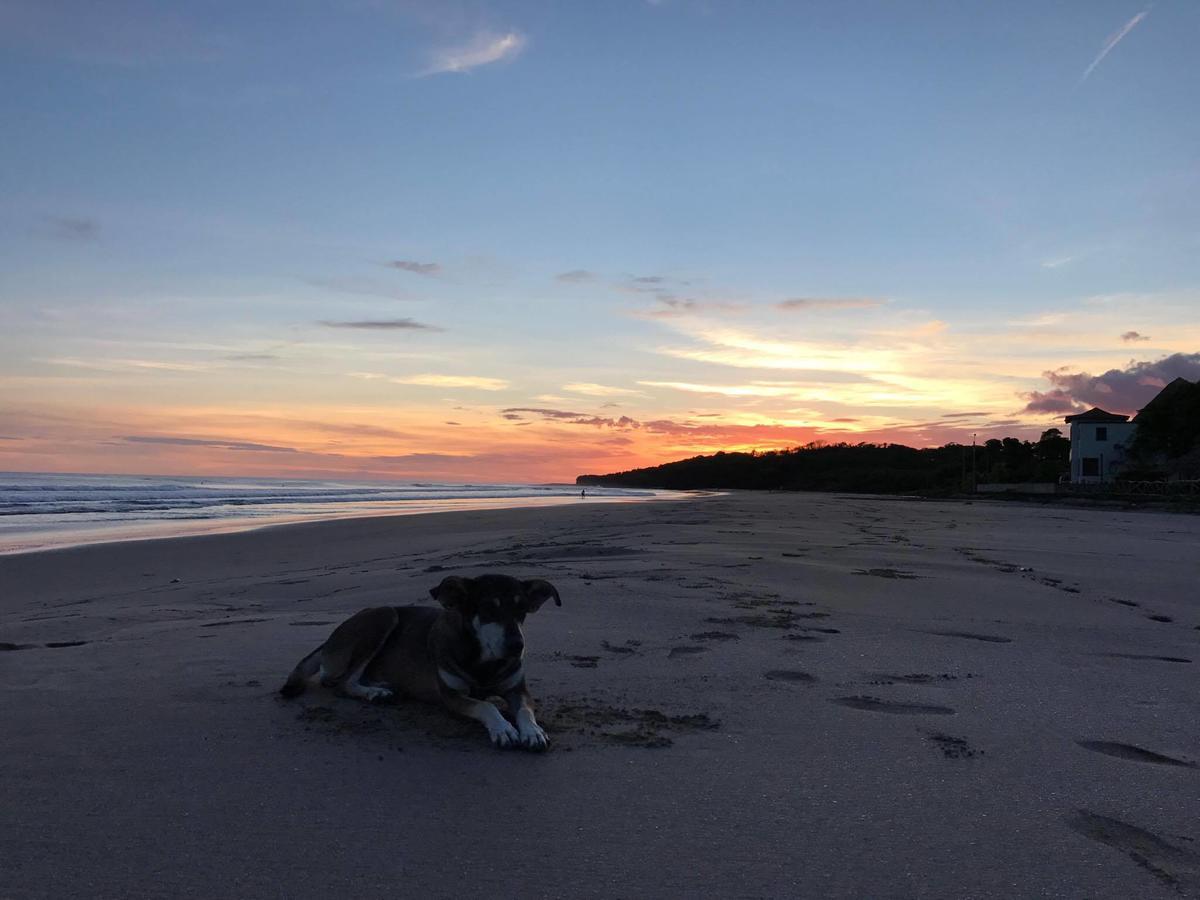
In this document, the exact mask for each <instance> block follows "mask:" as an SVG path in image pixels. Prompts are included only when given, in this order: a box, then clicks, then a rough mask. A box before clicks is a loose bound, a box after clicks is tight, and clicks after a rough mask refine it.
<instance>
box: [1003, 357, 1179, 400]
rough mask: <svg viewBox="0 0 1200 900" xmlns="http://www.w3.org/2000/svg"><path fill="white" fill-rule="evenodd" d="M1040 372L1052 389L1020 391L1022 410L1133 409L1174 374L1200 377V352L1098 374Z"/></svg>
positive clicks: (1159, 388) (1061, 371)
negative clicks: (1097, 407)
mask: <svg viewBox="0 0 1200 900" xmlns="http://www.w3.org/2000/svg"><path fill="white" fill-rule="evenodd" d="M1042 374H1043V377H1045V379H1046V380H1047V381H1049V382H1050V384H1051V389H1050V390H1048V391H1032V392H1030V393H1028V394H1024V395H1022V396H1024V397H1025V399H1026V401H1027V404H1026V406H1025V410H1024V411H1025V412H1038V413H1058V412H1063V413H1069V412H1077V411H1079V410H1081V409H1087V408H1089V407H1092V406H1099V407H1101V408H1102V409H1106V410H1108V411H1109V412H1114V413H1135V412H1137V411H1138V410H1139V409H1141V408H1142V407H1143V406H1145V405H1146V404H1147V403H1149V402H1150V400H1152V399H1153V398H1154V396H1155V395H1156V394H1157V393H1158V392H1159V391H1160V390H1162V388H1163V387H1165V386H1166V385H1167V384H1169V383H1170V382H1172V381H1174V380H1175V379H1176V378H1186V379H1187V380H1188V381H1197V380H1200V353H1173V354H1171V355H1170V356H1164V357H1163V358H1162V359H1159V360H1153V361H1147V362H1132V361H1131V362H1130V363H1129V365H1128V366H1126V367H1125V368H1124V369H1109V370H1108V371H1107V372H1105V373H1103V374H1101V375H1092V374H1090V373H1088V372H1068V371H1066V370H1065V369H1057V370H1055V371H1053V372H1044V373H1042Z"/></svg>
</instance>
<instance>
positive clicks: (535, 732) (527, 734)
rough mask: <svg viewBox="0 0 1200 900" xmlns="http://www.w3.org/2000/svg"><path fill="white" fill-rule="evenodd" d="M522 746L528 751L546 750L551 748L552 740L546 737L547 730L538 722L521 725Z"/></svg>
mask: <svg viewBox="0 0 1200 900" xmlns="http://www.w3.org/2000/svg"><path fill="white" fill-rule="evenodd" d="M520 735H521V746H522V747H524V748H525V749H526V750H545V749H546V748H547V747H549V746H550V738H549V737H547V736H546V732H545V730H544V729H543V728H542V726H541V725H538V724H537V723H536V722H534V723H532V724H529V723H526V722H522V723H521V730H520Z"/></svg>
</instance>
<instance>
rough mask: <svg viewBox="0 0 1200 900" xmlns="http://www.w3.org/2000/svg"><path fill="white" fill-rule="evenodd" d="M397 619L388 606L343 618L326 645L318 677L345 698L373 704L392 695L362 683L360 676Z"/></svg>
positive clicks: (377, 686)
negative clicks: (343, 620)
mask: <svg viewBox="0 0 1200 900" xmlns="http://www.w3.org/2000/svg"><path fill="white" fill-rule="evenodd" d="M398 621H399V617H398V616H397V615H396V611H395V610H394V609H392V608H391V607H390V606H381V607H376V608H375V609H364V610H363V611H362V612H360V613H357V614H355V615H354V616H352V617H351V618H349V619H347V620H346V621H345V622H343V623H342V624H341V625H340V626H338V628H337V630H335V631H334V633H333V634H332V635H331V636H330V638H329V640H328V641H327V642H326V644H325V646H326V650H325V654H324V656H323V657H322V659H321V678H322V680H323V681H325V682H326V683H327V684H332V685H333V686H334V687H335V688H336V689H337V690H338V691H340V692H341V693H343V694H346V695H347V696H349V697H357V698H358V699H360V700H369V701H371V702H377V701H380V700H387V699H389V698H390V697H391V696H392V692H391V690H389V689H388V688H386V687H381V686H379V685H373V684H365V683H364V682H363V680H362V677H363V673H364V672H365V671H366V670H367V666H369V665H370V664H371V660H373V659H374V658H375V654H376V653H378V652H379V651H380V649H381V648H382V647H383V645H384V643H385V642H386V641H387V639H388V638H389V637H391V634H392V632H393V631H394V630H395V629H396V624H397V622H398Z"/></svg>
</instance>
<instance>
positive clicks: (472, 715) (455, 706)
mask: <svg viewBox="0 0 1200 900" xmlns="http://www.w3.org/2000/svg"><path fill="white" fill-rule="evenodd" d="M452 677H453V676H452ZM438 685H439V686H440V688H441V695H442V702H443V703H445V704H446V706H447V707H449V709H450V710H451V711H452V712H456V713H458V714H459V715H460V716H466V717H467V718H468V719H474V720H475V721H476V722H479V723H480V724H482V725H483V727H484V728H486V729H487V732H488V737H490V738H491V739H492V743H493V744H495V745H496V746H497V747H515V746H517V744H519V743H520V741H521V735H520V733H519V732H518V731H517V729H515V728H513V727H512V725H511V724H510V723H509V721H508V719H506V718H504V716H503V715H502V714H501V712H500V710H498V709H496V707H495V704H492V703H489V702H487V701H486V700H475V699H473V698H471V697H468V696H467V695H466V694H464V693H462V692H461V691H456V690H454V689H453V688H451V687H450V686H448V685H447V684H446V682H445V681H444V680H443V677H442V673H441V672H440V671H439V672H438Z"/></svg>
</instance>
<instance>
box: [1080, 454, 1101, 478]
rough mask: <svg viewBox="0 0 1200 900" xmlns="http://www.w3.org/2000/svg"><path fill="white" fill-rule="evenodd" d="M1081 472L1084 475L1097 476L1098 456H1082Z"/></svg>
mask: <svg viewBox="0 0 1200 900" xmlns="http://www.w3.org/2000/svg"><path fill="white" fill-rule="evenodd" d="M1081 474H1082V475H1083V476H1084V477H1087V476H1088V475H1092V476H1096V477H1099V475H1100V458H1099V457H1097V456H1085V457H1084V458H1083V468H1082V470H1081Z"/></svg>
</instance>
